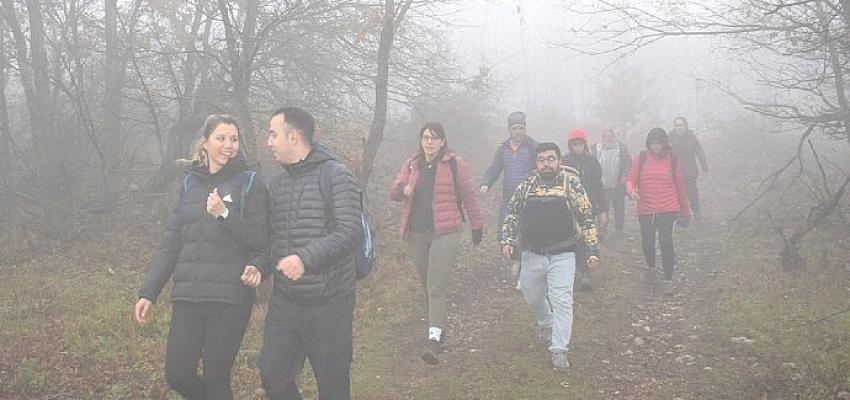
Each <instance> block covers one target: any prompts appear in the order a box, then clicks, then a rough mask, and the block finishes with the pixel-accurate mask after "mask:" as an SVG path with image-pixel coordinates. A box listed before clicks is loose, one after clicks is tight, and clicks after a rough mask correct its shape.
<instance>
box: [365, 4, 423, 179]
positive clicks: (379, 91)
mask: <svg viewBox="0 0 850 400" xmlns="http://www.w3.org/2000/svg"><path fill="white" fill-rule="evenodd" d="M411 3H413V0H405V1H402V2H401V3H400V4H399V8H398V10H396V7H395V1H393V0H384V15H383V25H382V27H381V41H380V47H379V48H378V60H377V74H376V75H375V111H374V113H373V117H372V124H371V126H370V128H369V137H368V138H367V139H366V145H365V146H364V147H363V157H362V161H361V170H360V184H361V185H363V186H364V187H365V186H366V184H367V183H368V182H369V177H370V175H371V174H372V165H373V163H374V160H375V155H376V154H377V153H378V147H379V146H380V145H381V141H382V140H383V138H384V127H385V126H386V124H387V98H388V96H387V91H388V89H389V74H390V72H389V69H390V53H391V52H392V48H393V39H394V37H395V31H396V27H397V26H398V25H399V24H400V23H401V21H402V20H404V17H405V14H407V11H408V10H409V9H410V5H411Z"/></svg>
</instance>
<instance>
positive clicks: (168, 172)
mask: <svg viewBox="0 0 850 400" xmlns="http://www.w3.org/2000/svg"><path fill="white" fill-rule="evenodd" d="M204 5H205V2H204V1H198V2H196V4H195V14H194V16H193V17H192V27H191V32H190V34H189V37H190V38H193V40H191V41H190V42H189V43H188V44H187V46H186V47H185V48H184V51H183V53H184V54H185V58H184V59H183V65H182V68H181V70H182V71H183V77H182V82H181V81H175V82H173V86H174V87H175V88H178V90H179V88H181V87H182V88H183V90H182V92H180V93H178V97H179V100H178V102H177V118H176V120H175V121H174V125H173V126H172V127H171V129H170V130H169V133H168V137H167V138H166V141H165V142H166V143H165V151H164V153H163V154H162V156H163V158H162V163H161V164H160V171H159V174H158V177H157V179H155V181H154V183H153V185H152V186H153V187H155V188H163V187H165V186H166V185H168V184H169V183H171V181H172V177H173V176H174V175H175V174H176V173H177V172H178V167H177V165H176V164H175V161H177V160H178V159H180V158H184V157H186V156H187V154H186V153H187V152H188V149H189V148H190V147H191V146H192V142H193V141H194V140H195V139H197V136H196V135H195V133H196V132H197V131H198V127H199V125H200V124H199V121H198V117H197V114H198V111H197V110H196V107H195V104H196V102H195V100H194V98H195V93H196V92H197V86H198V77H199V76H201V75H203V74H202V72H201V69H202V68H201V67H202V65H201V63H200V62H199V57H198V49H197V48H196V47H195V40H194V38H196V37H198V33H199V32H200V31H201V27H202V26H204V33H203V36H202V39H201V42H202V43H207V41H208V39H209V36H210V32H211V20H210V19H207V20H206V24H203V21H204Z"/></svg>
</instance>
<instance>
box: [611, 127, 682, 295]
mask: <svg viewBox="0 0 850 400" xmlns="http://www.w3.org/2000/svg"><path fill="white" fill-rule="evenodd" d="M646 148H647V151H642V152H641V153H640V154H639V155H638V156H637V157H635V158H634V160H633V161H632V168H631V170H630V171H629V177H628V178H627V179H626V192H627V193H628V194H629V197H631V198H632V200H635V201H637V214H638V222H639V223H640V234H641V241H642V242H643V255H644V257H645V258H646V264H647V266H648V267H649V269H648V274H647V275H648V277H649V280H650V282H651V283H653V284H654V282H655V236H656V232H657V235H658V241H659V244H660V246H661V265H662V267H663V268H664V283H663V290H664V294H667V295H672V294H673V266H674V264H675V260H676V256H675V253H674V250H673V223H674V222H675V221H677V220H678V221H679V224H680V225H683V226H687V222H688V220H689V219H690V214H691V212H690V209H689V208H688V194H687V191H686V189H685V178H684V176H683V171H682V163H681V161H679V160H677V159H676V157H675V156H674V155H673V153H672V151H671V148H670V142H669V140H668V138H667V133H666V132H664V129H661V128H653V129H652V130H650V131H649V134H647V136H646Z"/></svg>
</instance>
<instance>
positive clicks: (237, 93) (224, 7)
mask: <svg viewBox="0 0 850 400" xmlns="http://www.w3.org/2000/svg"><path fill="white" fill-rule="evenodd" d="M218 7H219V12H220V13H221V18H222V21H223V22H224V34H225V42H226V43H227V50H228V55H229V57H230V78H231V79H232V80H233V101H234V104H233V107H234V109H235V110H236V117H237V118H238V119H239V122H240V123H241V124H242V127H241V129H240V131H239V136H240V138H239V139H240V140H239V141H240V143H241V147H240V148H241V150H242V151H243V152H244V153H245V154H246V155H247V156H249V157H253V156H254V154H255V153H256V144H257V140H256V135H255V132H254V121H253V119H252V118H251V104H250V94H251V91H250V89H251V70H252V68H253V61H254V54H255V52H256V46H257V37H256V31H257V16H258V14H259V2H256V1H249V2H247V4H245V8H244V11H245V18H244V25H243V26H242V30H241V33H240V32H239V30H238V29H236V27H235V26H234V25H233V23H234V22H235V18H232V17H233V13H232V11H233V9H232V8H231V6H230V5H229V2H227V1H224V0H219V2H218ZM240 44H241V47H240Z"/></svg>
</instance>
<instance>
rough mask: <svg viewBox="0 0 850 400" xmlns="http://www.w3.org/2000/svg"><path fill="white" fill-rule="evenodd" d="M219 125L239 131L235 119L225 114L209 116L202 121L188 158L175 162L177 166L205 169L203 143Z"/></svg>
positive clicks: (205, 154) (207, 161)
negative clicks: (228, 126) (199, 135)
mask: <svg viewBox="0 0 850 400" xmlns="http://www.w3.org/2000/svg"><path fill="white" fill-rule="evenodd" d="M221 124H226V125H233V126H235V127H236V131H237V132H238V131H239V120H237V119H236V117H233V116H230V115H227V114H210V115H209V116H208V117H207V119H205V120H204V125H203V127H202V128H201V131H200V133H201V137H199V138H198V140H196V141H195V144H193V145H192V150H191V151H190V152H189V158H181V159H179V160H177V164H178V165H183V166H190V165H197V166H202V167H206V166H208V165H209V164H208V163H209V160H208V159H207V151H206V150H204V143H205V142H206V141H207V139H209V137H210V134H212V132H213V131H214V130H215V128H217V127H218V126H219V125H221Z"/></svg>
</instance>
